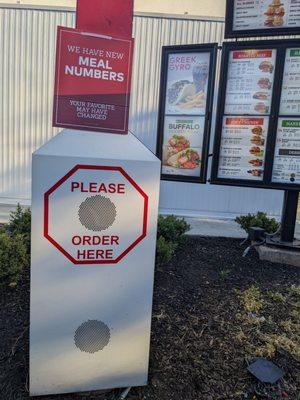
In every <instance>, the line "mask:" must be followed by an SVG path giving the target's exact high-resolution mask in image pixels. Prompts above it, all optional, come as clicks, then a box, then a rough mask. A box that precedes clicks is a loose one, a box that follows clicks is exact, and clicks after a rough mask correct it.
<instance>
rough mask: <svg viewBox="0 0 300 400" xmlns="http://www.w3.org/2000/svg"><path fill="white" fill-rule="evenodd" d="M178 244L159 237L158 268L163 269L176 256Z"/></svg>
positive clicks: (157, 249)
mask: <svg viewBox="0 0 300 400" xmlns="http://www.w3.org/2000/svg"><path fill="white" fill-rule="evenodd" d="M175 248H176V244H175V243H173V242H170V241H168V240H166V239H165V238H164V237H163V236H159V238H158V239H157V243H156V266H157V267H162V266H163V265H165V264H167V263H168V262H169V261H170V260H171V258H172V257H173V255H174V252H175Z"/></svg>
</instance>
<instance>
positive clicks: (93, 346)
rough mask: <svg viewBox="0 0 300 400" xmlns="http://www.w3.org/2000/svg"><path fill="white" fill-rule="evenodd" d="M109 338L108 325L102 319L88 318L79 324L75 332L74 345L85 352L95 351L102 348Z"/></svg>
mask: <svg viewBox="0 0 300 400" xmlns="http://www.w3.org/2000/svg"><path fill="white" fill-rule="evenodd" d="M109 340H110V330H109V327H108V326H107V325H106V324H105V323H104V322H102V321H97V320H88V321H86V322H84V323H83V324H81V325H80V326H79V327H78V328H77V329H76V332H75V335H74V341H75V345H76V347H78V348H79V350H81V351H83V352H85V353H91V354H92V353H96V352H97V351H100V350H103V349H104V347H105V346H107V345H108V343H109Z"/></svg>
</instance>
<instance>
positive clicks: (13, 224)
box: [5, 204, 31, 255]
mask: <svg viewBox="0 0 300 400" xmlns="http://www.w3.org/2000/svg"><path fill="white" fill-rule="evenodd" d="M5 229H6V232H7V233H8V234H9V235H10V236H15V235H22V236H23V241H24V243H25V245H26V249H27V254H28V255H29V254H30V233H31V211H30V209H29V208H27V209H24V210H23V209H22V207H21V206H20V204H18V205H17V208H16V211H13V212H11V214H10V218H9V223H8V224H7V225H6V226H5Z"/></svg>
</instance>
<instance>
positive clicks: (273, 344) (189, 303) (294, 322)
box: [0, 238, 300, 400]
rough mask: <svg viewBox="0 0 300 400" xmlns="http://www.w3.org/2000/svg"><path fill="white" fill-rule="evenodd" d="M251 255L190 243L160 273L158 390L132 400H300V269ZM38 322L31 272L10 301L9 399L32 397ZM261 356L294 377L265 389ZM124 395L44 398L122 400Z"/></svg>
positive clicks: (229, 242) (229, 246)
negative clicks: (32, 320)
mask: <svg viewBox="0 0 300 400" xmlns="http://www.w3.org/2000/svg"><path fill="white" fill-rule="evenodd" d="M241 254H242V249H241V247H240V246H239V241H238V240H233V239H221V238H187V239H186V240H185V242H184V243H182V244H181V245H180V246H179V248H178V250H177V252H176V256H175V257H174V259H173V260H172V262H170V263H169V265H167V266H165V267H164V268H161V269H159V270H157V271H156V278H155V293H154V307H153V323H152V337H151V358H150V375H149V385H148V386H147V387H145V388H135V389H132V391H131V392H130V395H129V396H128V399H153V400H171V399H172V400H173V399H174V400H175V399H176V400H198V399H199V400H229V399H239V400H242V399H251V400H254V399H258V400H259V399H261V400H272V399H273V400H279V399H290V400H300V368H299V367H300V363H299V357H298V354H299V348H298V345H299V341H298V339H299V335H297V330H298V329H299V324H298V322H299V321H298V316H299V313H300V309H299V308H298V307H299V301H300V300H299V297H298V293H297V285H299V284H300V269H299V268H298V269H297V268H295V267H289V266H284V265H280V264H272V263H269V262H266V261H260V260H259V259H258V257H257V254H256V253H255V252H254V251H253V252H252V253H251V254H250V255H249V256H248V258H246V259H243V258H242V257H241ZM292 285H294V286H293V288H294V289H293V288H292ZM293 290H294V292H293ZM28 318H29V271H28V270H27V271H26V273H24V275H23V277H22V280H21V281H20V283H19V285H18V287H17V288H15V289H7V290H6V289H5V290H2V296H1V299H0V326H1V330H0V393H1V396H0V398H1V399H3V400H25V399H28V325H29V322H28ZM298 333H299V334H300V330H299V332H298ZM274 335H275V336H274ZM256 355H264V356H265V355H268V358H269V359H271V360H272V361H273V362H275V363H276V364H277V365H278V366H279V367H281V368H283V369H284V371H285V376H284V378H283V379H281V380H280V382H279V383H277V384H276V385H265V384H261V383H259V382H258V381H257V380H256V379H255V378H253V377H252V376H251V375H250V374H249V373H248V372H247V363H249V362H250V361H251V360H252V359H253V358H254V357H255V356H256ZM119 393H120V391H113V392H111V393H110V394H105V395H102V394H100V393H90V394H80V395H62V396H46V397H42V398H41V399H44V400H50V399H51V400H52V399H53V400H54V399H56V400H69V399H78V400H79V399H81V400H88V399H90V400H91V399H107V400H114V399H117V398H118V396H119Z"/></svg>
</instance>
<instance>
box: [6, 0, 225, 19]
mask: <svg viewBox="0 0 300 400" xmlns="http://www.w3.org/2000/svg"><path fill="white" fill-rule="evenodd" d="M0 8H10V9H15V10H48V11H65V12H75V7H64V6H50V5H48V6H42V5H36V4H13V3H0ZM134 16H135V17H148V18H165V19H181V20H198V21H210V22H224V21H225V18H223V17H210V16H200V15H190V14H166V13H152V12H141V11H136V12H135V13H134Z"/></svg>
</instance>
